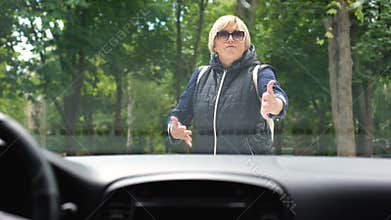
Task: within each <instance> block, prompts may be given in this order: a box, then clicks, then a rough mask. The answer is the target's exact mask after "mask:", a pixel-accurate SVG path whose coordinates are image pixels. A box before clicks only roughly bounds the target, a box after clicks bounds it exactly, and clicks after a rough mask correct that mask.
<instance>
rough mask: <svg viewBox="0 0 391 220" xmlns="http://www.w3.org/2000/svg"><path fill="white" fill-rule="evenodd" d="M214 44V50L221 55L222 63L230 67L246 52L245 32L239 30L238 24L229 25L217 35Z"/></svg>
mask: <svg viewBox="0 0 391 220" xmlns="http://www.w3.org/2000/svg"><path fill="white" fill-rule="evenodd" d="M214 43H215V44H214V50H215V52H216V53H218V54H219V58H220V61H221V62H222V63H223V65H224V66H225V67H228V66H230V65H231V64H232V63H233V62H234V61H235V60H237V59H239V58H240V57H241V56H242V54H243V52H244V51H245V49H244V48H245V46H244V31H242V30H238V29H237V25H236V24H229V25H228V26H227V27H226V28H225V29H223V30H221V31H219V32H218V33H217V35H216V38H215V42H214Z"/></svg>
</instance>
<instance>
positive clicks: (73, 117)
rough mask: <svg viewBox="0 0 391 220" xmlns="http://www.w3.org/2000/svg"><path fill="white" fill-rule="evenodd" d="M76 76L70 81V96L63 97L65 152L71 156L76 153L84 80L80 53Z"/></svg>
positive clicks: (83, 59)
mask: <svg viewBox="0 0 391 220" xmlns="http://www.w3.org/2000/svg"><path fill="white" fill-rule="evenodd" d="M77 63H78V65H77V70H76V72H77V74H75V75H74V78H73V79H72V84H71V86H70V91H71V92H70V93H71V94H70V95H67V96H64V114H65V121H66V130H67V134H66V151H67V154H69V155H73V154H75V153H76V151H75V147H76V145H77V141H76V139H75V134H76V123H77V121H78V119H79V113H80V98H81V89H82V86H83V80H84V66H85V58H84V54H83V52H82V51H80V52H79V54H78V61H77Z"/></svg>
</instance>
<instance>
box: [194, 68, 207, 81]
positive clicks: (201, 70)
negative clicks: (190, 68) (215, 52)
mask: <svg viewBox="0 0 391 220" xmlns="http://www.w3.org/2000/svg"><path fill="white" fill-rule="evenodd" d="M199 69H200V72H199V73H198V76H197V83H196V85H198V82H199V81H200V79H201V77H202V76H203V75H204V73H205V72H206V71H207V70H208V69H209V66H200V68H199Z"/></svg>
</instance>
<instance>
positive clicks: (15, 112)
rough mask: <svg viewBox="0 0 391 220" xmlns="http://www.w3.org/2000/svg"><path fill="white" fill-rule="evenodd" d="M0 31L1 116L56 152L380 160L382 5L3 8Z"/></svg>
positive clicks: (385, 83)
mask: <svg viewBox="0 0 391 220" xmlns="http://www.w3.org/2000/svg"><path fill="white" fill-rule="evenodd" d="M224 15H234V16H224ZM0 26H1V28H0V44H1V48H0V111H1V112H3V113H5V114H7V115H9V116H11V117H13V118H15V119H16V120H17V121H18V122H19V123H21V124H22V125H23V126H24V127H25V128H26V129H27V130H28V131H29V132H30V133H31V134H32V135H33V136H34V137H35V139H36V141H37V142H38V143H39V144H40V145H41V146H42V148H46V149H48V150H50V151H53V152H57V153H59V154H61V155H64V156H65V155H98V154H99V155H100V154H167V153H170V154H173V153H184V154H186V153H188V154H190V153H207V154H219V153H228V154H273V155H286V154H289V155H319V156H324V155H326V156H364V157H371V156H374V157H387V156H390V155H391V149H390V141H391V111H390V109H391V77H390V76H391V62H390V56H391V50H390V49H391V38H390V33H391V3H390V1H389V0H367V1H362V0H349V1H344V0H329V1H304V0H286V1H280V0H277V1H270V0H257V1H245V0H244V1H243V0H237V1H236V0H230V1H225V0H224V1H223V0H197V1H180V0H176V1H174V0H165V1H156V0H123V1H112V0H100V1H88V0H72V1H47V0H16V1H9V0H1V1H0ZM261 64H262V65H261ZM265 65H266V66H265ZM255 68H259V69H258V70H257V71H255V70H254V69H255ZM254 73H255V74H254ZM254 77H255V78H254ZM288 100H289V101H288ZM271 123H272V124H271ZM190 146H191V147H190Z"/></svg>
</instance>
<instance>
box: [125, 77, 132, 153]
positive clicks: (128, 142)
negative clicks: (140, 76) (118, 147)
mask: <svg viewBox="0 0 391 220" xmlns="http://www.w3.org/2000/svg"><path fill="white" fill-rule="evenodd" d="M127 96H128V99H127V120H126V122H127V125H128V135H127V140H126V151H127V152H128V153H129V152H130V150H131V147H132V144H133V134H132V133H133V131H132V126H133V114H132V107H133V99H132V83H131V81H130V73H128V88H127Z"/></svg>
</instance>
